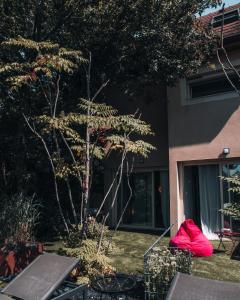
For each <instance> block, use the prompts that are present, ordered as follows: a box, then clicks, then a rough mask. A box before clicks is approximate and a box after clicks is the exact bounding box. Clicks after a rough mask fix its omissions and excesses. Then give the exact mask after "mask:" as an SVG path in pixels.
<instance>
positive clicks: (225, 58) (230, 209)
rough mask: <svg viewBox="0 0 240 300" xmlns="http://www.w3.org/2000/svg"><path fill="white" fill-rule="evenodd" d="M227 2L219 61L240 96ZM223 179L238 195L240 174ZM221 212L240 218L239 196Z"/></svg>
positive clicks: (219, 48) (239, 191) (218, 53)
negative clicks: (227, 39)
mask: <svg viewBox="0 0 240 300" xmlns="http://www.w3.org/2000/svg"><path fill="white" fill-rule="evenodd" d="M224 8H225V4H223V6H222V25H221V35H220V41H219V44H218V48H217V58H218V62H219V64H220V66H221V68H222V71H223V73H224V75H225V77H226V79H227V80H228V82H229V84H230V85H231V86H232V89H233V91H235V92H236V93H237V94H238V95H239V96H240V87H239V80H240V72H239V70H238V69H237V67H235V66H234V64H233V63H232V61H231V59H230V58H229V55H228V51H227V50H226V48H225V45H224V23H225V20H224V12H225V10H224ZM221 179H222V180H224V181H226V182H227V183H228V184H229V185H230V188H229V191H230V192H232V193H236V194H237V195H239V194H240V176H239V174H237V175H235V176H232V177H221ZM220 212H221V213H222V214H224V215H227V216H230V217H233V218H237V219H239V218H240V201H239V198H238V197H237V200H235V202H233V203H228V204H227V205H226V207H224V208H223V209H221V210H220Z"/></svg>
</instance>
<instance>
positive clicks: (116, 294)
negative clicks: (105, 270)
mask: <svg viewBox="0 0 240 300" xmlns="http://www.w3.org/2000/svg"><path fill="white" fill-rule="evenodd" d="M136 283H137V282H136V280H135V279H134V278H133V276H130V275H128V274H123V273H117V274H113V275H106V276H99V277H96V278H95V279H94V280H93V281H92V284H91V286H92V288H93V289H94V290H95V291H97V292H99V293H100V294H101V295H104V294H105V295H109V297H110V298H111V299H113V300H114V299H118V298H121V299H128V296H127V294H128V293H129V292H131V291H133V289H134V288H135V286H136ZM123 297H124V298H123ZM101 299H102V297H101Z"/></svg>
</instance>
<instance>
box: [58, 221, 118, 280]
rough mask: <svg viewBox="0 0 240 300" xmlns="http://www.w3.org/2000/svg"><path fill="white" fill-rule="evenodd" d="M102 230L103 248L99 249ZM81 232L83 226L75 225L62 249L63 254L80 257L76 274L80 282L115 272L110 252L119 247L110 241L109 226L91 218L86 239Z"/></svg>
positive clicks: (115, 251) (115, 250)
mask: <svg viewBox="0 0 240 300" xmlns="http://www.w3.org/2000/svg"><path fill="white" fill-rule="evenodd" d="M102 230H103V241H102V243H101V249H99V250H98V247H99V240H100V236H101V232H102ZM80 234H81V226H80V225H78V226H74V227H73V228H72V229H71V231H70V234H69V235H68V236H67V237H66V238H65V239H64V245H65V248H64V249H63V250H61V251H60V253H62V254H66V255H68V256H73V257H77V258H79V259H80V265H79V268H78V270H77V271H76V274H75V275H76V276H78V277H79V280H80V282H83V281H86V280H87V281H88V280H90V279H91V278H92V277H94V276H96V275H102V274H106V273H111V272H113V271H114V268H113V267H112V266H111V260H110V258H109V257H108V254H109V252H111V253H117V251H118V248H117V247H116V245H115V244H114V243H113V242H111V243H110V240H109V238H110V232H109V229H108V227H107V226H104V227H103V226H102V224H100V223H98V222H96V220H95V219H93V218H89V220H88V224H87V229H86V237H85V239H84V240H81V239H80Z"/></svg>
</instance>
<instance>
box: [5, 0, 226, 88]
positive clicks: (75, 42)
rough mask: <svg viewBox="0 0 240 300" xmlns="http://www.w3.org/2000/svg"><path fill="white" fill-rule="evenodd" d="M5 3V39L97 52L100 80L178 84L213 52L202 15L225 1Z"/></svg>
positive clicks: (95, 67) (96, 69)
mask: <svg viewBox="0 0 240 300" xmlns="http://www.w3.org/2000/svg"><path fill="white" fill-rule="evenodd" d="M0 2H1V7H2V12H1V20H2V26H1V28H0V36H1V37H2V39H4V38H5V37H6V38H9V37H16V35H21V36H23V37H25V38H30V39H34V40H37V41H44V40H51V41H53V42H57V43H59V44H60V45H62V46H68V47H71V48H73V49H79V48H81V49H84V50H87V51H91V52H92V56H93V62H94V63H93V70H94V73H95V74H96V77H97V78H100V79H101V78H102V77H104V76H105V77H106V78H111V81H114V80H116V81H117V82H118V83H119V82H121V83H122V82H123V81H124V82H125V83H126V82H128V83H129V80H131V81H132V80H134V81H141V82H142V81H143V82H153V81H154V82H164V83H168V84H173V83H174V82H175V81H176V80H177V79H178V78H179V77H182V76H184V75H186V74H187V73H188V72H190V71H191V72H194V71H196V70H197V69H198V68H199V66H200V65H201V64H202V63H203V62H205V60H206V59H207V57H208V56H209V54H211V53H212V50H213V47H214V43H213V34H212V31H211V29H210V28H209V27H207V26H204V25H203V24H202V23H201V20H199V19H197V17H196V14H197V13H201V12H202V11H203V10H204V9H205V8H206V7H208V6H210V5H211V6H216V5H217V4H219V3H220V2H221V1H220V0H212V1H211V0H202V1H198V0H192V1H188V0H175V1H168V0H164V1H163V0H161V1H156V0H150V1H149V0H140V1H134V0H130V1H122V0H98V1H83V0H82V1H80V0H78V1H72V0H65V1H53V0H45V1H44V0H38V1H35V0H34V1H33V0H32V1H21V2H19V1H16V0H8V1H6V0H1V1H0ZM92 84H93V82H92ZM128 85H129V84H128Z"/></svg>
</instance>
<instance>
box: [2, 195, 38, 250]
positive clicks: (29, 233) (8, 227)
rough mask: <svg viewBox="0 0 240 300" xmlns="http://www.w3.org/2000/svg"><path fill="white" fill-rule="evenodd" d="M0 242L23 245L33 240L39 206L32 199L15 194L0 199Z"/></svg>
mask: <svg viewBox="0 0 240 300" xmlns="http://www.w3.org/2000/svg"><path fill="white" fill-rule="evenodd" d="M0 209H1V215H0V226H1V231H0V240H1V242H3V241H5V242H7V243H14V244H16V243H21V244H22V243H24V244H26V243H27V242H31V241H32V240H34V230H35V227H36V225H37V224H38V221H39V217H40V213H39V204H38V203H36V201H35V200H34V196H33V197H27V196H25V195H23V194H15V195H13V196H12V197H7V196H6V197H2V198H1V206H0Z"/></svg>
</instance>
